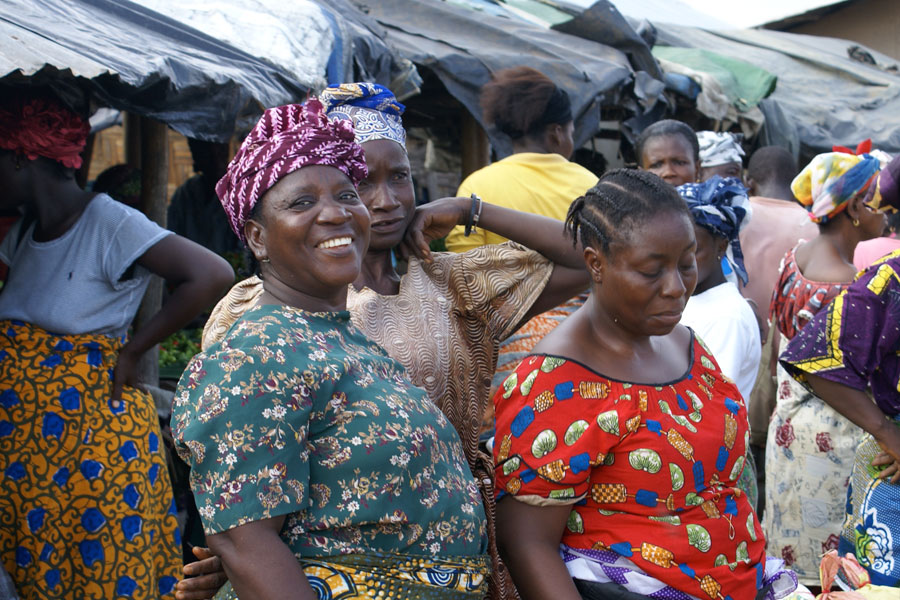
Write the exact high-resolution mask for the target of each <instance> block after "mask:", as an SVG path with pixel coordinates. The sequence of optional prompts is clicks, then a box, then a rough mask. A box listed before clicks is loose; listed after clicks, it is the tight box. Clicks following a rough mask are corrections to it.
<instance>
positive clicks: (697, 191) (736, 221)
mask: <svg viewBox="0 0 900 600" xmlns="http://www.w3.org/2000/svg"><path fill="white" fill-rule="evenodd" d="M677 189H678V193H679V194H680V195H681V197H682V198H684V201H685V202H687V205H688V208H689V209H690V211H691V216H692V217H693V218H694V222H695V223H696V224H697V225H699V226H700V227H703V228H704V229H706V230H708V231H710V232H712V233H713V234H714V235H717V236H719V237H724V238H725V239H727V240H728V241H729V242H730V243H731V245H730V247H729V248H728V252H727V258H728V262H729V264H730V265H731V268H732V269H734V272H735V273H737V276H738V277H739V278H740V280H741V282H742V283H743V284H744V285H747V270H746V269H745V268H744V253H743V252H741V240H740V237H739V235H738V234H739V233H740V231H741V229H742V228H743V227H744V225H746V224H747V223H748V222H749V221H750V215H751V211H750V200H749V199H748V198H747V188H745V187H744V186H743V184H741V182H740V180H738V179H735V178H734V177H726V178H724V179H723V178H722V177H719V176H718V175H713V176H712V177H711V178H709V179H707V180H706V181H704V182H703V183H685V184H684V185H680V186H678V188H677Z"/></svg>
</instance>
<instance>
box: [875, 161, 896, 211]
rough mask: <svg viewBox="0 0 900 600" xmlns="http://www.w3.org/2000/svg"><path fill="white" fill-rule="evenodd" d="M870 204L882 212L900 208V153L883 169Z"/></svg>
mask: <svg viewBox="0 0 900 600" xmlns="http://www.w3.org/2000/svg"><path fill="white" fill-rule="evenodd" d="M868 204H869V205H870V206H872V208H875V209H877V210H880V211H882V212H896V211H898V210H900V154H898V155H897V156H895V157H894V158H893V160H891V162H889V163H888V164H887V165H886V166H885V167H884V168H883V169H881V173H879V174H878V189H877V191H876V192H875V198H874V199H873V200H872V201H870V202H869V203H868Z"/></svg>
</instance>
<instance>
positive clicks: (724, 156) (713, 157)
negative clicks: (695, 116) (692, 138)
mask: <svg viewBox="0 0 900 600" xmlns="http://www.w3.org/2000/svg"><path fill="white" fill-rule="evenodd" d="M743 137H744V136H743V135H741V134H739V133H731V132H730V131H698V132H697V142H698V143H699V144H700V166H701V167H716V166H718V165H727V164H728V163H733V162H734V163H738V164H739V165H741V164H743V156H744V149H743V148H741V140H742V139H743Z"/></svg>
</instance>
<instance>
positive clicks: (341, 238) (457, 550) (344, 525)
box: [173, 99, 489, 600]
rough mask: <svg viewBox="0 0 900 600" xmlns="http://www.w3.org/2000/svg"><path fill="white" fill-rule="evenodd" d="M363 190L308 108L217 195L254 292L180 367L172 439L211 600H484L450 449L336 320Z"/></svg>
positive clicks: (469, 490)
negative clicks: (214, 591)
mask: <svg viewBox="0 0 900 600" xmlns="http://www.w3.org/2000/svg"><path fill="white" fill-rule="evenodd" d="M366 174H367V171H366V167H365V163H364V162H363V152H362V149H361V148H360V147H359V145H357V144H356V143H355V142H354V134H353V129H352V127H350V124H349V123H346V122H330V121H329V120H328V119H327V118H326V116H325V113H324V111H323V109H322V105H321V104H320V103H319V101H318V100H316V99H311V100H309V101H308V102H307V103H306V105H304V106H302V107H301V106H298V105H289V106H283V107H278V108H274V109H270V110H268V111H266V113H265V114H264V115H263V117H262V119H261V120H260V122H259V124H257V126H256V127H255V128H254V130H253V131H252V132H251V134H250V136H249V137H248V138H247V139H246V140H245V141H244V143H243V145H242V146H241V149H240V151H239V152H238V154H237V155H236V156H235V158H234V160H233V161H232V163H231V164H230V165H229V168H228V172H227V173H226V175H225V177H224V178H223V179H222V181H221V182H220V183H219V186H218V187H217V192H218V193H219V196H220V199H221V200H222V204H223V206H224V207H225V209H226V212H227V213H228V215H229V218H230V220H231V223H232V227H233V229H234V230H235V233H237V234H238V235H239V236H240V237H242V239H245V240H246V243H247V245H248V246H249V248H250V250H251V251H252V252H253V254H254V256H255V257H256V259H257V260H258V261H259V263H260V277H261V278H262V291H261V294H260V295H259V297H258V304H257V305H256V306H254V307H253V308H252V309H250V310H248V311H246V313H244V314H243V315H242V316H241V318H240V319H238V320H237V321H236V322H235V323H234V324H233V325H232V326H231V327H230V328H229V329H228V330H227V332H225V333H224V335H223V337H222V339H221V340H220V341H218V342H217V343H215V344H212V345H211V346H209V347H208V348H207V349H206V350H205V351H204V352H203V353H201V354H198V355H197V356H196V357H194V359H193V360H192V361H191V363H190V364H189V365H188V369H187V371H186V372H185V374H184V375H183V377H182V379H181V382H180V383H179V387H178V391H177V392H176V400H175V409H174V412H173V424H174V425H173V431H174V433H175V437H176V443H177V445H178V450H179V453H180V454H181V456H182V457H183V458H184V459H185V460H186V461H189V462H190V464H191V469H192V475H191V482H192V488H193V492H194V495H195V497H196V500H197V506H198V508H199V511H200V515H201V517H202V519H203V525H204V530H205V531H206V533H207V536H208V538H207V539H208V541H209V545H210V549H211V550H212V551H213V552H214V553H215V554H217V555H219V556H220V557H221V561H222V565H223V567H224V570H225V572H226V574H227V575H228V578H229V580H230V583H229V586H230V587H229V588H228V589H226V590H223V595H224V596H225V597H237V596H240V597H244V598H315V597H317V594H324V596H325V597H332V594H333V595H335V596H337V595H338V594H339V593H340V594H344V595H342V596H341V597H346V598H361V597H366V598H368V597H375V596H376V595H378V596H379V597H382V598H388V599H391V598H394V599H400V598H403V599H404V600H405V599H411V600H415V599H425V598H428V599H432V598H437V599H440V598H454V599H455V598H460V599H463V598H473V599H475V598H481V597H483V595H484V591H485V588H486V583H487V575H488V571H489V567H488V560H487V557H486V555H485V547H486V531H485V515H484V511H483V509H482V506H481V502H480V499H479V494H478V488H477V486H476V484H475V481H474V479H473V477H472V474H471V473H470V471H469V469H468V467H467V465H466V463H465V460H464V457H463V452H462V448H461V445H460V440H459V436H458V435H457V434H456V432H455V431H454V429H453V427H452V426H451V425H450V423H449V422H448V421H447V419H446V418H445V417H444V416H443V414H442V413H441V412H440V411H439V410H438V409H437V407H435V406H434V405H433V404H432V403H431V402H430V401H429V400H428V397H427V396H426V394H425V392H424V391H423V390H421V389H419V388H417V387H415V386H413V384H412V383H410V382H409V381H408V380H407V379H406V376H405V373H404V370H403V368H402V367H401V366H400V364H399V363H397V362H396V361H394V360H393V359H392V358H390V357H389V356H388V355H387V353H386V352H385V351H384V350H382V349H381V348H380V347H379V346H378V345H376V344H375V343H374V342H372V341H370V340H369V339H367V338H366V337H365V336H364V335H363V333H362V332H361V331H360V330H359V329H357V328H356V327H355V326H354V325H353V324H352V323H351V321H350V314H349V312H347V310H346V303H347V292H348V286H349V284H350V283H351V282H353V281H354V280H356V279H357V277H359V274H360V268H361V264H362V260H363V256H364V255H365V253H366V248H367V246H368V243H369V225H370V219H369V213H368V211H367V210H366V207H365V205H364V204H363V202H362V201H361V200H360V198H359V195H358V194H357V185H358V184H359V182H360V180H361V179H363V178H364V177H366ZM360 473H365V476H360ZM318 597H321V596H318Z"/></svg>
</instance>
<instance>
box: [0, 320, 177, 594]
mask: <svg viewBox="0 0 900 600" xmlns="http://www.w3.org/2000/svg"><path fill="white" fill-rule="evenodd" d="M0 332H2V333H0V472H2V476H0V515H3V519H2V522H0V556H2V560H3V565H4V567H5V568H6V570H7V571H8V572H9V573H10V575H11V576H12V577H13V580H14V581H15V584H16V587H17V588H18V592H19V595H20V597H21V598H23V599H29V600H30V599H41V600H43V599H47V600H49V599H51V598H52V599H54V600H57V599H61V598H66V599H72V600H81V599H84V598H91V599H97V600H100V599H104V600H105V599H107V598H135V599H145V600H150V599H157V598H173V597H174V587H175V583H176V581H177V578H178V577H180V576H181V540H180V537H179V531H178V524H177V522H176V520H175V514H174V508H175V505H174V500H173V497H172V487H171V483H170V482H169V476H168V471H167V470H166V460H165V456H164V454H163V446H162V444H161V441H160V430H159V421H158V418H157V415H156V406H155V405H154V403H153V400H152V398H151V397H150V396H149V395H148V394H145V393H143V392H140V391H138V390H136V389H134V388H130V387H126V388H125V389H124V391H123V394H122V401H121V402H120V403H119V404H118V406H116V405H114V403H113V402H112V401H111V400H110V391H111V389H112V382H111V374H112V369H113V367H114V366H115V362H116V357H117V356H118V351H119V348H120V346H121V340H118V339H114V338H111V337H107V336H103V335H89V334H88V335H85V334H83V335H55V334H52V333H48V332H47V331H44V330H43V329H40V328H38V327H36V326H34V325H30V324H27V323H22V322H16V321H0Z"/></svg>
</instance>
